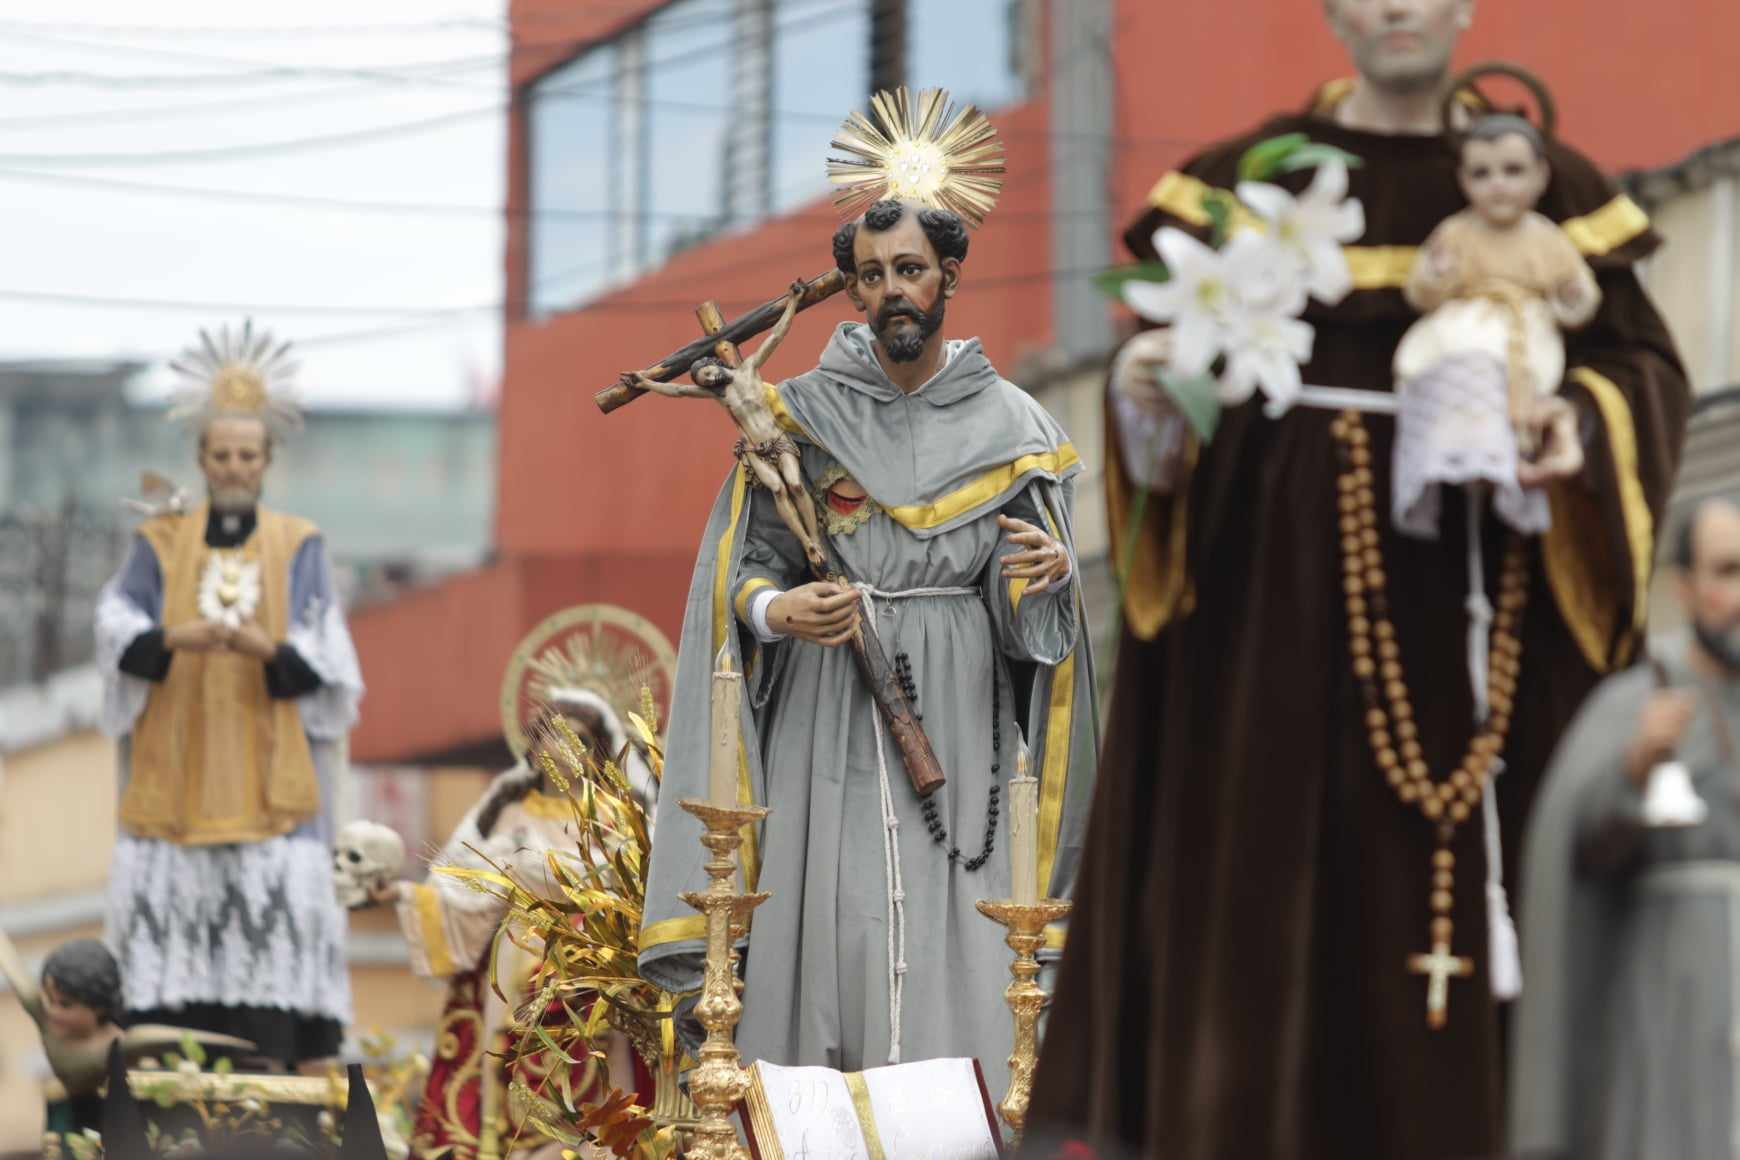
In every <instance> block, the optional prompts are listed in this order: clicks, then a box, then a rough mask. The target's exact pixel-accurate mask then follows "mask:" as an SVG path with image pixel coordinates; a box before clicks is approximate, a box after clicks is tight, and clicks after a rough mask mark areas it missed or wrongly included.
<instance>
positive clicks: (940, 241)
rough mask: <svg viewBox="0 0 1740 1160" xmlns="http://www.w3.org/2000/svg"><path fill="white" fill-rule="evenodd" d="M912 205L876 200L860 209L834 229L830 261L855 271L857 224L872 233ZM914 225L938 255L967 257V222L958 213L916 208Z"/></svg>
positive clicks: (880, 230) (888, 225)
mask: <svg viewBox="0 0 1740 1160" xmlns="http://www.w3.org/2000/svg"><path fill="white" fill-rule="evenodd" d="M911 209H912V207H910V206H908V205H907V204H906V203H905V202H900V201H879V202H877V203H876V204H875V205H873V206H871V207H870V208H869V209H867V210H865V211H864V216H863V217H862V218H860V219H859V220H858V221H850V222H847V223H846V224H845V225H843V226H841V227H840V228H839V229H837V230H835V231H834V265H836V266H838V267H839V268H840V272H841V273H843V274H856V273H857V272H858V263H857V260H856V258H854V257H853V253H852V247H853V245H854V243H856V242H857V240H858V225H859V223H860V222H862V223H863V225H864V226H865V227H866V228H867V229H869V230H870V231H871V232H873V233H878V234H880V233H883V232H884V231H887V230H891V229H893V228H894V227H895V226H896V225H898V224H899V223H900V221H901V219H902V218H904V217H905V216H906V215H907V213H908V212H909V211H910V210H911ZM915 212H917V214H918V227H919V229H921V230H923V231H924V236H925V237H926V238H929V239H930V244H931V246H932V247H933V248H935V250H936V256H937V257H938V258H954V259H956V260H957V261H962V262H964V261H966V259H967V242H968V238H967V223H966V222H964V221H962V220H961V215H960V214H957V213H955V212H954V211H953V210H946V209H929V208H924V209H919V210H917V211H915Z"/></svg>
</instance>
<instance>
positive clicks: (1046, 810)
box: [1039, 504, 1087, 892]
mask: <svg viewBox="0 0 1740 1160" xmlns="http://www.w3.org/2000/svg"><path fill="white" fill-rule="evenodd" d="M1040 511H1041V513H1042V514H1043V515H1044V516H1045V526H1046V528H1047V529H1048V530H1049V531H1050V532H1051V535H1052V536H1053V538H1056V536H1057V521H1056V520H1055V519H1054V518H1053V517H1052V514H1051V510H1050V505H1049V504H1042V505H1041V507H1040ZM1071 588H1072V589H1073V592H1072V593H1071V596H1072V598H1073V599H1074V600H1075V602H1076V612H1077V614H1078V616H1079V617H1080V623H1082V624H1084V625H1085V624H1086V623H1087V618H1086V616H1085V615H1081V612H1082V610H1081V585H1080V584H1078V583H1076V582H1075V581H1074V580H1073V579H1072V580H1071ZM1084 631H1085V630H1084ZM1080 651H1081V650H1080V649H1079V648H1074V649H1071V650H1070V651H1069V655H1068V656H1066V657H1064V658H1063V659H1062V660H1061V661H1059V662H1058V663H1057V668H1055V669H1054V670H1052V674H1051V707H1050V710H1049V712H1048V713H1047V715H1046V718H1045V768H1044V769H1043V770H1042V771H1041V772H1040V775H1039V889H1040V890H1042V891H1047V892H1049V891H1050V890H1051V871H1052V868H1053V867H1054V866H1056V864H1057V844H1058V840H1059V838H1060V837H1061V836H1062V831H1063V791H1064V789H1065V787H1067V786H1068V784H1069V751H1070V741H1071V740H1072V734H1071V726H1072V725H1073V723H1074V718H1075V658H1076V654H1077V653H1079V652H1080Z"/></svg>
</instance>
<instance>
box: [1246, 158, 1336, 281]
mask: <svg viewBox="0 0 1740 1160" xmlns="http://www.w3.org/2000/svg"><path fill="white" fill-rule="evenodd" d="M1237 192H1238V197H1239V200H1240V201H1242V202H1244V203H1245V205H1247V206H1249V207H1250V208H1251V210H1252V212H1254V213H1255V214H1256V215H1257V216H1258V217H1260V218H1262V219H1263V220H1264V221H1266V222H1267V223H1268V225H1269V230H1268V234H1269V236H1270V237H1272V238H1273V239H1274V240H1275V241H1276V242H1277V243H1278V244H1279V245H1281V246H1282V247H1283V248H1284V249H1286V250H1287V252H1288V253H1290V254H1291V255H1292V256H1293V259H1294V261H1295V262H1296V263H1297V264H1298V266H1299V270H1300V272H1301V274H1302V276H1303V277H1304V279H1305V284H1306V287H1307V289H1309V290H1310V292H1311V296H1312V297H1313V298H1316V299H1317V300H1318V301H1320V302H1323V303H1326V304H1328V305H1331V306H1333V305H1334V304H1335V303H1337V302H1340V301H1341V300H1342V299H1343V298H1345V297H1347V293H1348V291H1350V290H1352V289H1353V276H1352V274H1351V273H1349V271H1348V268H1347V257H1346V255H1344V254H1343V253H1342V252H1341V247H1342V246H1343V245H1344V244H1345V243H1348V242H1353V241H1357V240H1358V239H1359V237H1360V236H1361V235H1362V234H1364V233H1365V206H1364V205H1363V204H1361V202H1360V200H1359V199H1358V198H1356V197H1355V198H1350V197H1348V196H1347V165H1346V164H1345V163H1344V162H1342V161H1339V160H1330V161H1326V162H1324V163H1323V164H1322V165H1319V166H1318V167H1317V172H1316V173H1315V174H1314V175H1313V176H1312V178H1311V184H1310V186H1309V187H1308V188H1307V189H1306V190H1305V192H1304V193H1302V194H1300V195H1299V196H1298V197H1294V196H1293V195H1292V194H1290V193H1288V192H1287V191H1286V190H1284V189H1282V188H1281V187H1280V186H1278V185H1270V184H1268V183H1267V182H1261V181H1242V182H1240V183H1239V185H1238V190H1237Z"/></svg>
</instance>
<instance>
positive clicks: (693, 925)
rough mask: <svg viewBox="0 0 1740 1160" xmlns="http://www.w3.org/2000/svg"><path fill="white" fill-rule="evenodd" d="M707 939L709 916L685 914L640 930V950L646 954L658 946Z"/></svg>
mask: <svg viewBox="0 0 1740 1160" xmlns="http://www.w3.org/2000/svg"><path fill="white" fill-rule="evenodd" d="M706 937H707V916H706V915H704V914H684V915H679V916H678V917H676V918H667V919H663V920H661V921H659V922H655V923H651V924H649V925H647V926H643V927H641V928H640V949H641V953H642V954H645V953H646V952H647V951H649V950H651V949H652V948H654V947H657V946H663V945H664V944H666V943H674V942H687V941H689V940H690V939H705V938H706Z"/></svg>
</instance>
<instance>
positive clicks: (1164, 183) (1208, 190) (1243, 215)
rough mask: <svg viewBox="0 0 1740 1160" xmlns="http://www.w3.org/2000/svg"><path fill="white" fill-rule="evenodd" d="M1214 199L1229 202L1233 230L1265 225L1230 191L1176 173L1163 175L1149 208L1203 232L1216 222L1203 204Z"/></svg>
mask: <svg viewBox="0 0 1740 1160" xmlns="http://www.w3.org/2000/svg"><path fill="white" fill-rule="evenodd" d="M1215 196H1219V197H1224V198H1227V199H1228V207H1229V208H1230V210H1231V212H1232V216H1231V218H1230V224H1231V227H1232V228H1233V229H1257V228H1259V227H1260V226H1261V225H1262V219H1261V218H1259V217H1258V216H1257V215H1256V214H1254V213H1252V212H1251V211H1250V210H1249V209H1247V208H1246V207H1245V204H1244V203H1243V202H1241V201H1239V200H1238V198H1237V197H1236V196H1235V195H1234V194H1233V192H1232V191H1231V190H1229V189H1217V188H1215V187H1214V186H1212V185H1210V184H1208V182H1206V181H1203V180H1202V179H1201V178H1200V177H1192V176H1191V175H1190V174H1188V173H1180V172H1179V171H1178V170H1176V169H1173V170H1169V171H1168V172H1166V173H1165V174H1163V175H1161V178H1160V180H1159V181H1156V182H1155V183H1154V188H1153V189H1150V190H1149V191H1148V204H1149V205H1151V206H1153V207H1154V208H1155V209H1159V210H1164V211H1166V212H1167V213H1169V214H1171V215H1172V216H1173V217H1175V218H1177V219H1178V220H1179V221H1182V222H1184V223H1186V224H1188V225H1193V226H1195V227H1197V228H1198V229H1203V228H1205V227H1207V226H1208V225H1209V223H1210V222H1212V221H1213V220H1214V219H1212V218H1210V217H1209V216H1208V211H1207V210H1206V209H1204V208H1203V206H1202V203H1203V202H1204V201H1206V200H1207V199H1208V198H1210V197H1215Z"/></svg>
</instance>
